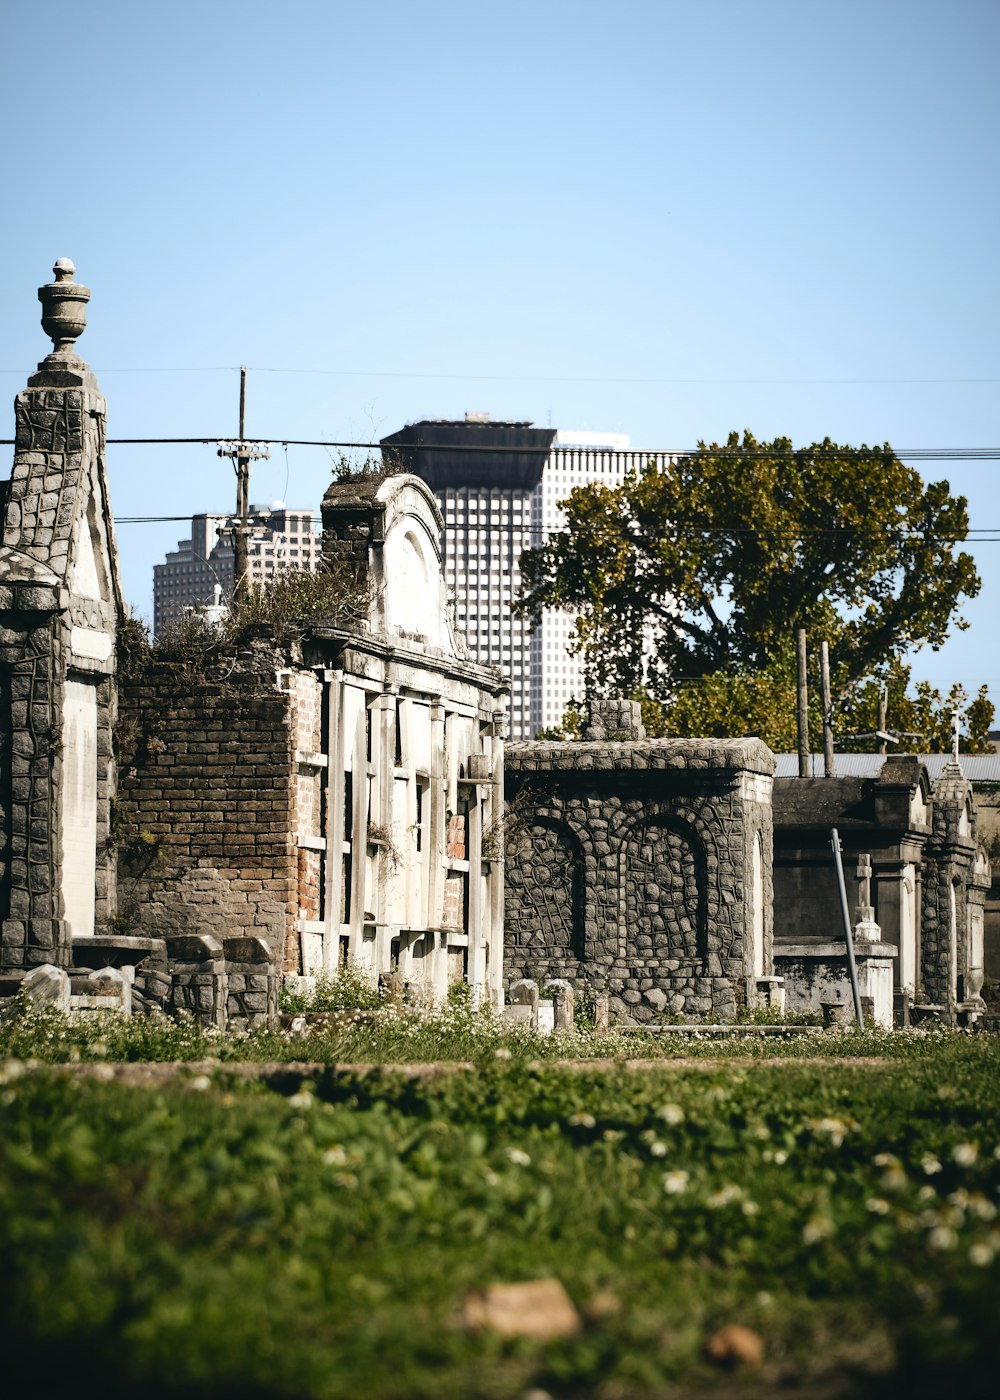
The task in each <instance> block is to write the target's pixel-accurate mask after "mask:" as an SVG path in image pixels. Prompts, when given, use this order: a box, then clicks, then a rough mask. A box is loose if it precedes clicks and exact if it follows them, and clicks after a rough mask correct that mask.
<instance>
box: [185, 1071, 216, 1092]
mask: <svg viewBox="0 0 1000 1400" xmlns="http://www.w3.org/2000/svg"><path fill="white" fill-rule="evenodd" d="M211 1087H212V1081H211V1080H210V1079H209V1077H208V1075H207V1074H196V1075H195V1077H194V1078H193V1079H192V1080H191V1082H190V1083H189V1084H188V1088H189V1089H194V1090H195V1092H196V1093H199V1094H203V1093H204V1092H205V1090H206V1089H211Z"/></svg>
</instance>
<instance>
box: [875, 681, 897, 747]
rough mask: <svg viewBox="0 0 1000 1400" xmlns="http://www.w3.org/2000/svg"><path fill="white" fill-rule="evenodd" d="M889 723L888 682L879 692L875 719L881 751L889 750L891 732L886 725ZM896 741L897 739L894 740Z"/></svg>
mask: <svg viewBox="0 0 1000 1400" xmlns="http://www.w3.org/2000/svg"><path fill="white" fill-rule="evenodd" d="M888 723H889V686H888V683H886V684H885V685H884V686H883V687H882V689H881V690H880V691H879V693H878V716H877V718H876V720H875V734H876V737H877V738H878V751H879V753H882V754H884V753H888V752H889V741H890V738H891V736H890V734H889V733H888V731H887V728H886V726H887V725H888ZM892 742H893V743H895V740H893V741H892Z"/></svg>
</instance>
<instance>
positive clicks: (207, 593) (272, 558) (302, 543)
mask: <svg viewBox="0 0 1000 1400" xmlns="http://www.w3.org/2000/svg"><path fill="white" fill-rule="evenodd" d="M250 523H251V526H252V534H251V536H250V540H249V546H248V556H249V559H248V562H249V570H250V573H249V577H250V580H251V582H253V583H259V582H260V581H261V580H262V579H265V578H268V577H269V576H270V575H272V574H274V573H277V571H278V570H279V569H307V570H309V571H310V572H311V571H313V570H315V568H316V565H317V563H318V562H319V557H320V536H319V535H318V534H317V532H316V516H315V512H314V511H311V510H305V509H302V508H298V509H293V508H291V507H289V506H286V505H285V504H284V502H283V501H275V503H274V505H272V506H251V507H250ZM234 524H235V520H234V517H233V516H232V515H193V516H192V517H191V538H190V539H188V540H179V541H178V544H177V548H176V549H172V550H170V551H169V552H168V554H167V558H166V562H165V563H163V564H154V566H153V631H154V632H155V633H156V635H157V636H160V635H162V633H163V632H164V631H165V629H166V628H168V627H169V626H170V625H171V623H174V622H179V621H180V619H181V617H182V616H183V614H184V611H185V609H187V608H192V607H202V606H204V605H205V604H207V603H212V602H213V601H214V599H215V589H216V585H217V584H218V585H219V586H220V587H221V588H222V592H223V595H224V596H225V597H227V598H228V597H229V595H230V593H231V592H232V590H233V557H234V556H233V526H234Z"/></svg>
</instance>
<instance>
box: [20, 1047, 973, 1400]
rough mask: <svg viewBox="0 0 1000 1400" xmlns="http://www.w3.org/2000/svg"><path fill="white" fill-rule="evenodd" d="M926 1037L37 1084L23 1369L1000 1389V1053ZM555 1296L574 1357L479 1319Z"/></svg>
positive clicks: (112, 1376) (600, 1387) (28, 1172)
mask: <svg viewBox="0 0 1000 1400" xmlns="http://www.w3.org/2000/svg"><path fill="white" fill-rule="evenodd" d="M845 1038H846V1037H843V1036H829V1037H827V1038H826V1040H825V1042H824V1043H826V1044H831V1043H832V1042H833V1041H835V1040H838V1039H845ZM818 1039H819V1038H818ZM859 1039H863V1040H865V1041H866V1042H867V1043H868V1044H869V1046H871V1044H872V1043H873V1042H872V1041H871V1040H870V1038H867V1037H862V1038H859ZM899 1043H900V1044H901V1045H905V1046H906V1047H907V1053H905V1054H902V1055H900V1056H899V1058H897V1059H895V1060H893V1061H888V1060H882V1061H880V1062H877V1063H873V1064H867V1065H858V1066H855V1065H851V1064H846V1063H836V1062H833V1063H819V1064H817V1063H811V1064H796V1063H784V1064H774V1065H768V1064H752V1065H751V1064H746V1063H741V1062H740V1061H738V1060H732V1059H727V1060H723V1061H720V1060H718V1059H715V1060H714V1061H713V1062H711V1063H709V1064H706V1065H705V1066H704V1067H703V1068H701V1069H684V1068H678V1067H672V1066H670V1065H669V1064H664V1065H663V1067H662V1068H660V1069H647V1070H644V1071H636V1070H635V1069H628V1068H626V1067H624V1066H611V1067H607V1066H605V1067H601V1068H597V1069H594V1068H590V1069H587V1068H577V1069H574V1068H570V1067H559V1066H555V1065H549V1064H544V1063H541V1062H539V1061H537V1060H536V1061H534V1062H532V1061H531V1060H527V1059H524V1058H521V1057H519V1056H514V1057H512V1058H508V1057H507V1056H506V1055H503V1054H500V1055H498V1054H496V1053H492V1054H490V1055H489V1056H487V1057H484V1058H483V1059H482V1060H481V1062H480V1064H479V1067H478V1070H477V1071H476V1072H468V1071H466V1072H461V1071H459V1072H457V1073H452V1074H448V1075H438V1076H436V1077H434V1078H423V1079H413V1078H412V1077H407V1076H405V1075H401V1074H396V1073H394V1072H392V1071H391V1070H387V1071H385V1072H384V1073H374V1074H367V1075H358V1074H349V1073H343V1072H338V1071H336V1070H335V1069H333V1068H331V1069H329V1070H320V1071H318V1072H316V1073H315V1074H312V1075H310V1076H309V1077H303V1075H302V1073H301V1071H300V1072H299V1073H298V1074H294V1073H293V1074H290V1075H287V1076H286V1077H285V1079H284V1081H283V1082H282V1092H278V1091H276V1090H275V1089H273V1088H272V1089H269V1088H265V1087H263V1086H262V1085H259V1084H247V1083H246V1082H245V1081H243V1080H240V1079H239V1078H237V1077H235V1076H234V1075H233V1074H231V1073H230V1072H229V1070H228V1069H227V1068H226V1066H225V1064H222V1065H218V1066H216V1067H215V1068H211V1067H210V1068H207V1069H204V1068H201V1067H199V1068H198V1069H196V1070H193V1071H188V1072H187V1075H186V1077H185V1075H184V1072H183V1071H181V1075H180V1078H179V1079H178V1080H177V1081H176V1082H175V1084H174V1085H173V1086H170V1087H160V1088H156V1089H139V1088H129V1087H124V1086H122V1085H120V1084H117V1083H111V1082H105V1081H104V1079H102V1078H95V1071H94V1070H90V1071H88V1072H87V1074H86V1075H85V1076H81V1074H80V1072H79V1071H72V1072H70V1073H66V1072H57V1071H55V1070H45V1069H36V1070H34V1071H31V1070H26V1069H25V1066H24V1065H23V1063H21V1062H14V1063H11V1062H8V1063H7V1064H6V1065H5V1066H4V1067H3V1071H2V1074H0V1078H2V1080H3V1083H2V1085H0V1253H2V1257H3V1259H4V1269H3V1271H2V1273H0V1336H2V1338H3V1341H4V1343H5V1354H6V1355H7V1356H8V1358H10V1359H11V1360H10V1364H9V1366H8V1371H9V1372H10V1370H11V1367H12V1366H13V1364H14V1363H13V1359H14V1358H17V1357H20V1358H25V1359H26V1358H32V1385H31V1388H30V1393H32V1394H38V1395H55V1394H64V1393H66V1392H67V1390H68V1389H71V1390H72V1393H73V1394H74V1395H83V1396H91V1395H92V1396H97V1395H100V1396H102V1397H124V1396H126V1395H128V1396H131V1395H136V1394H142V1395H144V1396H146V1397H154V1400H155V1398H156V1397H166V1396H175V1395H176V1396H180V1395H184V1396H204V1397H207V1396H212V1397H220V1396H221V1397H229V1396H232V1397H236V1396H240V1397H241V1400H242V1398H243V1397H251V1400H263V1397H285V1398H286V1400H289V1398H290V1397H296V1400H339V1397H352V1400H353V1398H354V1397H357V1396H360V1395H363V1396H365V1397H366V1400H380V1397H398V1396H413V1397H423V1396H427V1397H430V1396H434V1397H445V1400H447V1398H448V1397H455V1400H457V1398H458V1397H462V1400H466V1397H472V1398H474V1397H489V1398H490V1400H492V1398H493V1397H506V1396H511V1397H515V1396H516V1397H523V1396H525V1395H526V1394H528V1393H529V1392H536V1393H537V1392H544V1393H545V1394H547V1395H551V1396H554V1397H560V1396H562V1397H570V1396H573V1397H577V1396H593V1397H596V1398H597V1400H628V1398H629V1397H635V1398H636V1400H647V1397H654V1396H667V1395H676V1394H683V1395H685V1396H687V1395H693V1394H697V1393H704V1394H712V1395H716V1396H722V1395H725V1396H730V1395H733V1394H734V1393H741V1392H742V1393H749V1394H756V1395H763V1394H772V1393H774V1392H775V1391H778V1392H779V1393H780V1391H781V1390H782V1388H784V1387H788V1386H791V1387H795V1389H793V1391H792V1392H791V1393H794V1394H803V1393H806V1392H809V1393H812V1394H816V1395H823V1396H837V1395H871V1396H873V1397H874V1396H879V1397H884V1396H887V1395H896V1394H905V1395H907V1396H909V1397H914V1400H920V1397H925V1398H926V1397H930V1396H938V1395H950V1394H954V1393H960V1394H962V1395H964V1396H966V1397H969V1398H970V1400H977V1397H985V1396H987V1395H992V1393H993V1383H994V1380H995V1361H994V1359H993V1356H992V1350H993V1340H992V1338H993V1325H992V1320H993V1318H994V1316H995V1312H996V1308H997V1304H998V1301H1000V1298H998V1292H1000V1288H998V1285H1000V1263H998V1259H1000V1230H998V1226H997V1218H996V1195H997V1189H998V1186H1000V1160H998V1158H1000V1103H998V1099H997V1095H996V1092H995V1084H996V1077H997V1073H998V1071H1000V1046H998V1043H997V1041H996V1040H995V1039H994V1038H992V1037H964V1036H958V1035H951V1036H936V1037H924V1038H919V1037H903V1038H902V1040H901V1041H900V1042H899ZM108 1048H110V1047H108ZM715 1054H716V1056H717V1055H718V1050H717V1049H716V1050H715ZM95 1069H96V1070H97V1071H98V1072H99V1073H100V1074H101V1075H103V1076H105V1078H107V1077H108V1076H110V1074H111V1070H110V1068H106V1067H102V1066H97V1067H95ZM538 1278H556V1279H559V1280H561V1282H562V1283H563V1285H564V1286H565V1288H566V1290H567V1291H568V1293H569V1296H570V1298H571V1300H572V1302H573V1304H574V1306H575V1308H576V1309H577V1310H578V1312H579V1315H580V1319H581V1325H580V1329H579V1330H578V1332H576V1334H575V1335H572V1336H568V1337H564V1338H561V1339H557V1340H551V1341H546V1342H540V1341H532V1340H530V1339H527V1338H510V1339H503V1338H501V1337H499V1336H497V1335H496V1334H495V1333H493V1332H491V1331H490V1330H489V1329H488V1328H487V1329H477V1328H475V1327H473V1326H470V1325H469V1323H468V1321H467V1313H466V1300H467V1299H468V1297H469V1295H470V1294H471V1293H473V1292H474V1291H475V1290H481V1289H484V1288H486V1287H488V1286H489V1285H491V1284H494V1283H497V1282H514V1281H519V1280H527V1279H538ZM733 1323H736V1324H739V1325H740V1326H742V1327H745V1328H747V1329H749V1331H750V1332H751V1333H752V1334H754V1335H755V1336H756V1338H758V1339H759V1342H760V1344H761V1346H762V1349H763V1361H762V1364H761V1366H760V1368H759V1370H757V1371H755V1372H752V1373H749V1374H747V1375H736V1376H734V1375H732V1374H730V1373H728V1372H727V1371H725V1370H723V1369H721V1368H720V1366H719V1365H718V1364H717V1363H713V1362H711V1361H710V1360H708V1359H707V1357H706V1351H705V1348H706V1342H707V1340H708V1339H709V1338H710V1337H711V1336H712V1335H713V1334H714V1333H715V1332H716V1330H717V1329H718V1328H719V1327H721V1326H726V1325H729V1324H733ZM748 1385H749V1390H747V1386H748ZM25 1393H27V1390H26V1392H25Z"/></svg>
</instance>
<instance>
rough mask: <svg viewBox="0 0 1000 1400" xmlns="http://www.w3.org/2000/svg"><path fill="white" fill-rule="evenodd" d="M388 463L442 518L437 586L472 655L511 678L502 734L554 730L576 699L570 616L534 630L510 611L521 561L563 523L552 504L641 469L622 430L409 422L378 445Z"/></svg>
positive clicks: (550, 614) (559, 615)
mask: <svg viewBox="0 0 1000 1400" xmlns="http://www.w3.org/2000/svg"><path fill="white" fill-rule="evenodd" d="M382 451H383V455H384V456H385V457H386V458H387V460H391V461H394V462H396V463H397V464H398V465H399V466H401V467H403V468H405V470H407V471H411V472H413V473H415V475H417V476H419V477H421V478H422V479H423V480H424V481H426V482H427V484H428V486H430V488H431V490H432V491H433V492H434V495H435V497H436V498H437V502H438V505H439V506H440V509H441V513H442V515H443V516H444V567H445V580H446V582H447V586H448V588H449V591H450V593H451V596H452V598H453V600H454V607H455V619H456V622H457V625H458V627H459V629H460V630H461V631H463V632H464V633H465V635H466V637H467V638H468V642H469V649H470V651H471V653H472V655H473V657H474V658H475V659H476V660H477V661H480V662H482V663H484V664H487V665H492V666H499V667H500V668H501V670H503V671H504V672H505V673H506V674H507V675H509V676H510V681H511V694H510V737H511V738H512V739H529V738H532V737H533V736H534V735H535V734H536V733H537V732H538V730H539V729H541V728H548V727H551V726H554V725H557V724H559V722H560V721H561V719H562V717H563V714H564V712H565V709H566V705H567V703H568V702H569V700H570V699H571V698H572V697H573V696H576V697H577V698H578V699H581V700H582V699H583V671H582V666H581V664H580V661H579V659H578V658H577V657H574V656H571V655H570V654H569V651H568V649H567V648H568V643H569V640H570V634H571V631H572V627H573V621H574V619H573V616H572V615H571V614H570V613H566V612H563V611H559V610H555V609H546V610H545V612H544V614H543V616H542V620H541V622H540V624H539V625H538V627H537V628H535V629H534V631H532V628H531V625H530V623H529V622H528V621H527V619H525V618H519V617H515V616H513V614H512V611H511V604H512V601H513V599H514V598H515V597H516V596H517V593H518V591H519V589H520V583H521V573H520V564H519V561H520V556H521V553H522V551H523V550H525V549H527V548H529V546H532V545H535V546H537V545H539V544H541V542H542V541H543V540H544V539H545V538H546V537H547V536H548V535H549V534H550V533H551V532H552V531H553V530H557V529H559V527H560V526H561V524H562V523H563V519H564V517H563V513H562V511H561V509H560V505H561V502H562V501H564V500H565V499H566V497H567V496H568V495H569V493H570V491H571V490H572V489H573V487H574V486H582V485H583V484H585V483H586V482H588V481H604V482H606V483H607V484H608V485H617V484H618V483H619V482H621V480H622V479H623V477H624V476H625V473H626V472H627V471H628V470H629V469H631V468H636V467H638V466H639V465H640V463H642V462H644V461H645V455H644V454H637V453H634V452H631V451H630V450H629V440H628V437H627V436H625V435H624V434H621V433H604V434H595V433H578V432H558V433H557V432H555V431H554V430H553V429H551V428H534V427H532V425H531V424H530V423H523V422H500V421H496V422H494V421H492V420H491V419H490V418H489V416H488V415H486V414H467V415H466V418H465V421H464V422H462V421H458V422H456V421H454V420H446V419H434V420H424V421H423V422H420V423H413V424H411V425H409V426H408V427H406V428H403V429H401V430H400V431H399V432H397V433H392V434H390V435H389V436H388V437H386V438H383V439H382Z"/></svg>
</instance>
